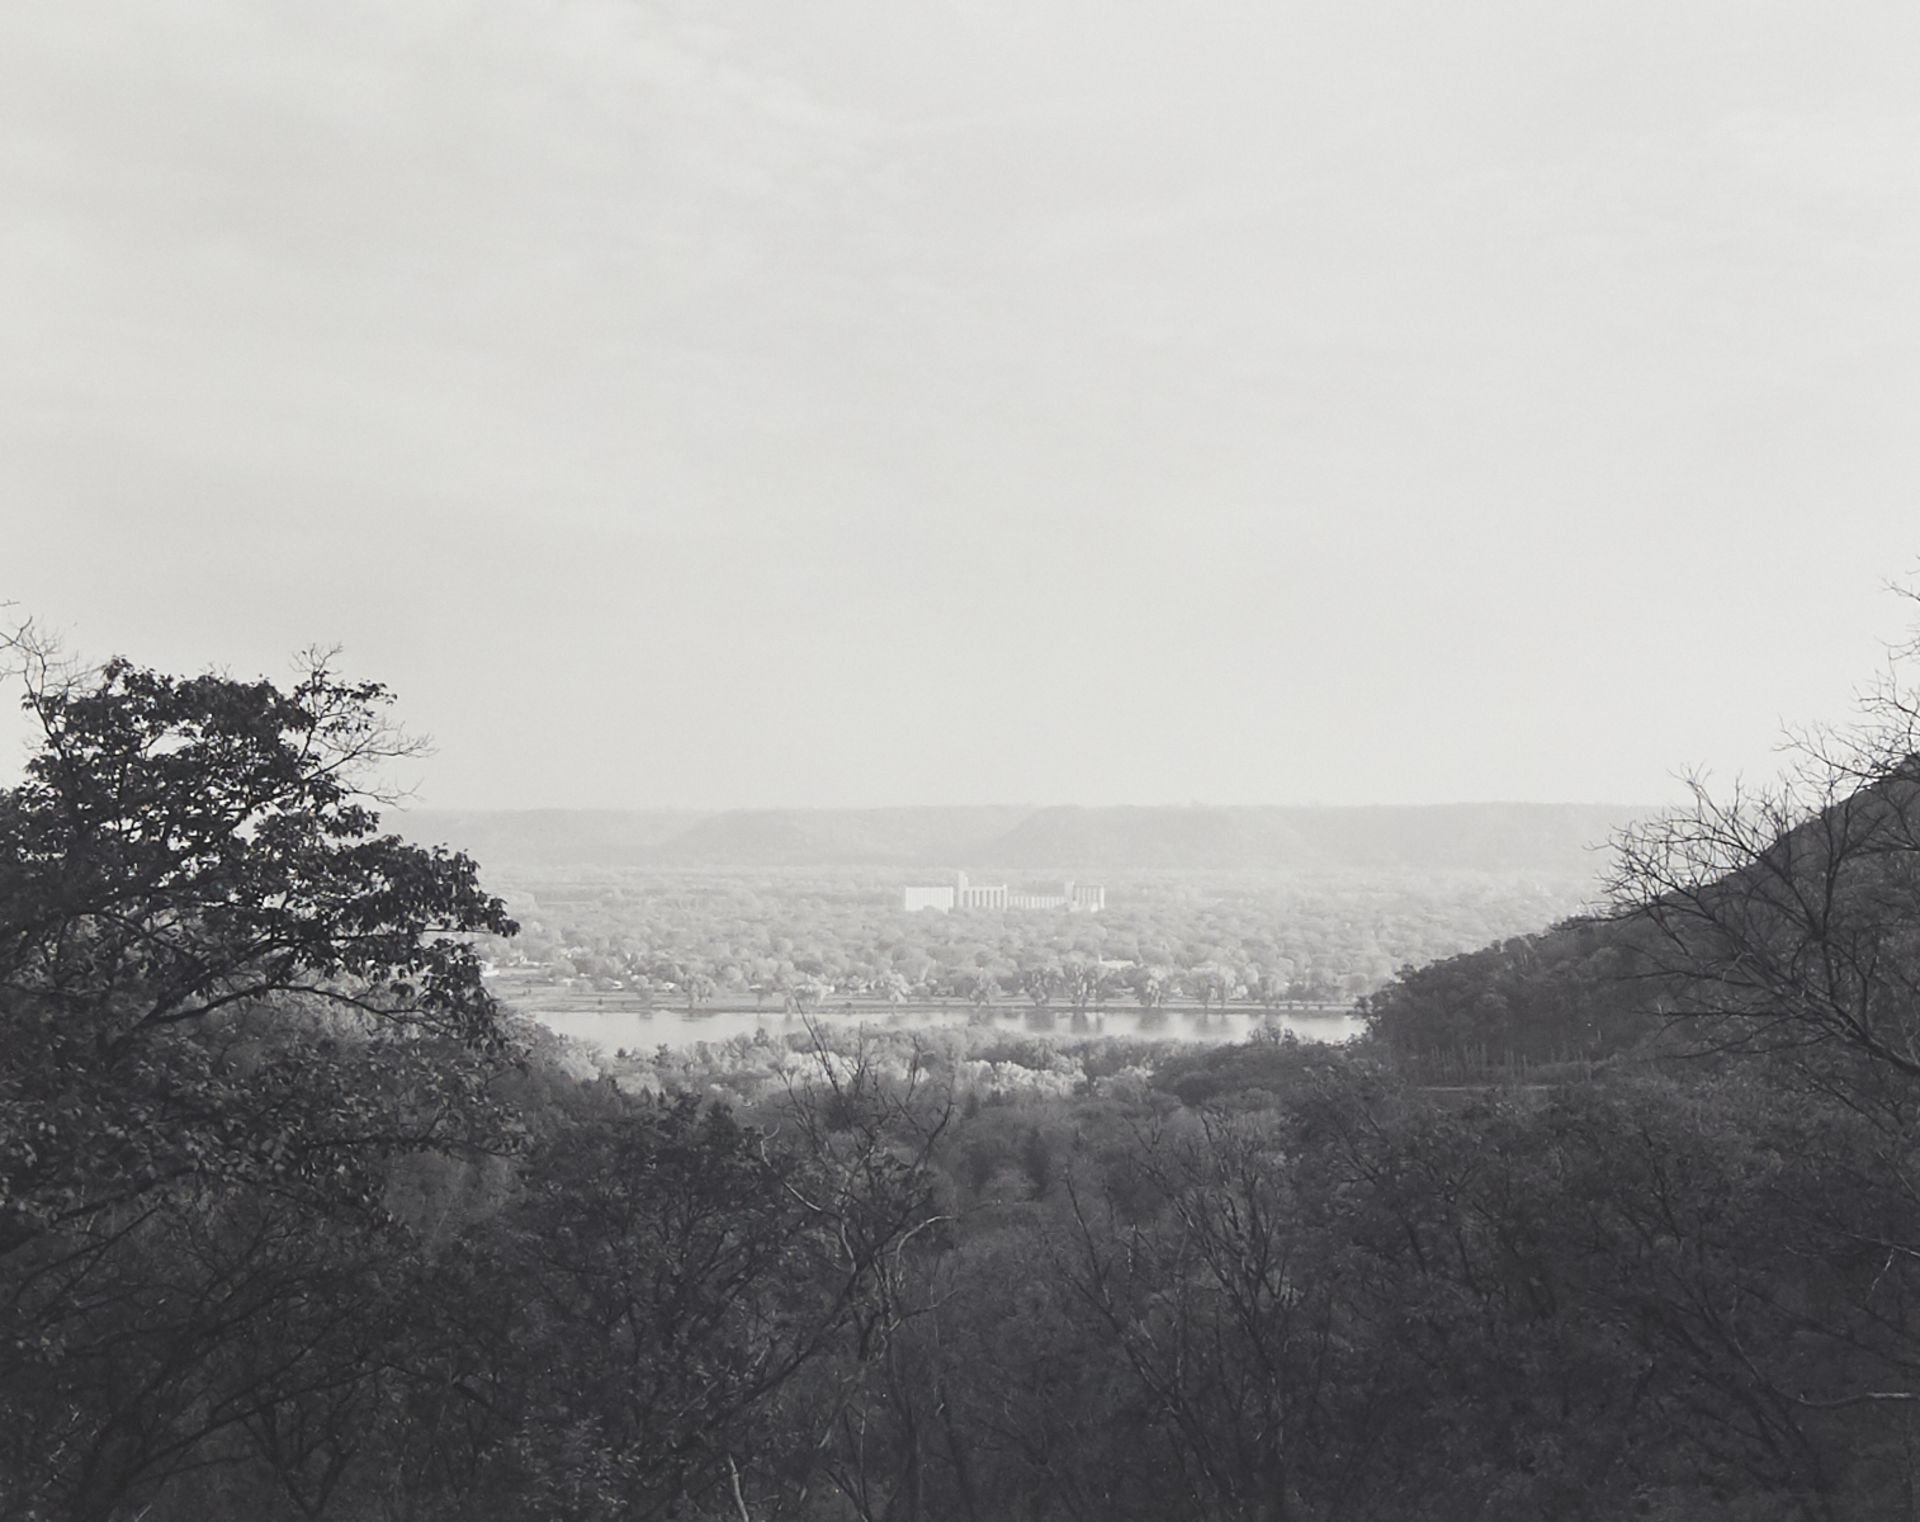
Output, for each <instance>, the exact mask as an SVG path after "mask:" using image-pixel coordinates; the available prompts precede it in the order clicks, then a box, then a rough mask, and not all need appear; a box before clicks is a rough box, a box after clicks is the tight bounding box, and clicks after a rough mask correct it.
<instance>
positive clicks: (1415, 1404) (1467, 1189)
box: [0, 640, 1920, 1522]
mask: <svg viewBox="0 0 1920 1522" xmlns="http://www.w3.org/2000/svg"><path fill="white" fill-rule="evenodd" d="M13 653H14V656H15V663H16V667H17V672H16V674H17V676H18V678H19V680H20V682H21V684H22V685H23V686H24V690H25V692H26V701H27V704H28V706H29V708H30V710H31V711H32V712H33V714H34V716H35V717H36V718H37V720H38V722H39V726H40V730H41V734H42V743H41V745H40V746H39V748H38V749H37V750H36V752H35V753H34V755H33V756H32V758H31V760H30V762H29V764H28V767H27V770H26V774H25V776H24V779H23V780H22V781H21V783H20V784H19V785H18V786H16V787H13V788H11V789H8V790H6V791H5V792H0V1022H4V1031H3V1032H0V1036H3V1037H4V1047H3V1048H0V1052H3V1053H4V1055H3V1057H0V1191H3V1193H0V1516H6V1517H9V1518H20V1519H23V1522H26V1519H32V1522H56V1519H57V1522H69V1519H71V1522H119V1519H129V1522H132V1519H142V1522H188V1519H205V1518H215V1519H220V1518H235V1519H241V1518H245V1519H265V1522H274V1519H281V1518H286V1519H294V1518H323V1517H324V1518H336V1519H343V1522H373V1519H379V1522H403V1519H404V1522H439V1519H447V1522H452V1519H456V1518H457V1519H479V1522H486V1519H502V1522H504V1519H521V1518H542V1519H544V1518H554V1519H567V1522H600V1519H606V1522H613V1519H626V1518H662V1519H665V1518H678V1519H688V1522H693V1519H721V1518H731V1519H741V1522H761V1519H773V1518H792V1519H813V1522H855V1519H857V1522H881V1519H894V1522H906V1519H927V1522H932V1519H942V1522H944V1519H950V1518H951V1519H963V1522H989V1519H994V1522H997V1519H1008V1518H1024V1519H1032V1522H1041V1519H1047V1522H1051V1519H1056V1518H1057V1519H1072V1522H1094V1519H1102V1522H1106V1519H1129V1518H1137V1519H1141V1522H1146V1519H1162V1518H1172V1517H1185V1518H1196V1519H1222V1522H1226V1519H1234V1522H1240V1519H1246V1522H1255V1519H1258V1522H1280V1519H1289V1522H1293V1519H1298V1522H1320V1519H1328V1522H1331V1519H1381V1522H1389V1519H1417V1522H1426V1519H1430V1522H1455V1519H1461V1522H1464V1519H1509V1518H1510V1519H1514V1522H1519V1519H1523V1518H1524V1519H1528V1522H1531V1519H1536V1518H1541V1517H1550V1518H1562V1517H1564V1518H1592V1519H1596V1522H1597V1519H1610V1518H1622V1517H1645V1518H1654V1519H1670V1522H1671V1519H1681V1518H1688V1519H1691V1518H1700V1517H1732V1518H1743V1519H1751V1522H1765V1519H1775V1518H1779V1519H1789V1518H1792V1519H1820V1522H1840V1519H1853V1518H1880V1517H1885V1518H1893V1517H1910V1516H1912V1515H1914V1514H1915V1510H1916V1478H1917V1477H1920V1449H1917V1448H1916V1433H1915V1431H1914V1427H1913V1413H1914V1405H1915V1402H1916V1397H1917V1396H1920V1383H1916V1379H1917V1377H1920V1367H1917V1366H1916V1360H1917V1359H1920V1345H1916V1337H1915V1334H1916V1332H1917V1331H1920V1320H1917V1319H1916V1309H1915V1307H1916V1303H1920V1276H1917V1274H1916V1269H1917V1268H1920V1191H1916V1189H1915V1187H1914V1186H1915V1182H1916V1179H1915V1167H1916V1162H1920V1156H1917V1155H1916V1145H1915V1143H1916V1137H1915V1118H1914V1115H1915V1106H1914V1103H1913V1095H1914V1088H1913V1085H1914V1083H1915V1081H1916V1078H1920V1013H1916V1011H1917V1010H1920V1005H1916V1003H1915V1000H1914V997H1913V996H1914V993H1915V991H1916V987H1917V986H1920V984H1917V983H1916V980H1920V936H1916V933H1915V930H1914V927H1915V926H1916V925H1920V839H1916V836H1915V833H1914V832H1915V830H1916V829H1920V817H1917V816H1916V814H1915V804H1916V798H1920V794H1916V792H1915V789H1914V786H1913V783H1914V782H1915V781H1916V780H1920V773H1916V772H1915V771H1914V769H1913V767H1912V763H1911V760H1910V758H1911V757H1912V756H1913V755H1914V754H1915V753H1916V752H1920V746H1917V745H1914V744H1912V743H1910V741H1911V740H1912V738H1913V736H1912V727H1913V726H1912V724H1911V709H1910V708H1909V707H1908V706H1906V705H1904V704H1903V703H1902V702H1901V701H1900V700H1899V697H1898V695H1897V694H1894V693H1888V694H1883V696H1882V701H1881V703H1880V705H1879V707H1878V708H1877V709H1876V710H1875V713H1874V715H1873V717H1874V721H1875V723H1874V727H1872V728H1871V729H1869V730H1866V731H1863V732H1862V733H1861V734H1859V735H1856V736H1852V737H1849V738H1847V739H1846V740H1845V741H1844V742H1840V741H1830V742H1821V743H1820V744H1818V745H1810V746H1809V748H1808V749H1807V750H1806V752H1805V753H1804V758H1803V759H1804V764H1803V766H1802V769H1801V771H1800V772H1799V773H1798V774H1796V776H1794V777H1793V778H1790V779H1789V780H1788V783H1787V784H1786V785H1785V786H1783V787H1782V788H1781V789H1779V790H1777V791H1774V792H1769V793H1762V794H1746V795H1738V794H1736V795H1735V796H1733V797H1732V798H1730V799H1715V798H1714V797H1712V796H1710V795H1708V793H1707V792H1706V791H1705V789H1701V790H1700V791H1699V793H1698V794H1697V796H1696V799H1695V803H1694V806H1693V807H1692V808H1691V809H1690V810H1687V811H1682V812H1681V813H1679V814H1676V815H1674V816H1672V817H1669V818H1667V819H1663V820H1657V821H1653V822H1650V823H1648V824H1646V825H1643V826H1640V827H1637V828H1636V829H1634V830H1631V831H1629V832H1628V833H1627V835H1626V836H1625V837H1624V838H1623V840H1622V842H1621V851H1620V855H1619V863H1620V865H1619V870H1618V874H1617V879H1616V882H1615V884H1614V897H1613V900H1612V907H1611V909H1610V910H1609V911H1608V912H1607V913H1606V914H1605V915H1603V916H1600V917H1596V918H1592V919H1587V920H1582V921H1576V922H1570V923H1568V924H1565V925H1562V926H1559V927H1556V928H1554V929H1552V930H1550V931H1547V932H1543V933H1541V934H1539V935H1534V936H1526V937H1519V938H1513V939H1508V940H1506V941H1504V942H1502V943H1501V944H1500V945H1498V946H1494V947H1489V948H1487V949H1485V950H1483V951H1480V952H1475V953H1468V954H1465V955H1463V956H1460V957H1455V958H1452V959H1449V960H1447V961H1443V962H1440V963H1437V964H1433V965H1430V966H1428V967H1425V968H1422V969H1418V970H1410V971H1408V972H1407V973H1405V974H1403V975H1402V976H1401V977H1400V978H1399V979H1398V980H1396V981H1395V982H1394V983H1392V984H1391V985H1389V987H1387V988H1386V989H1385V990H1383V991H1381V992H1380V993H1378V994H1375V995H1372V996H1371V997H1370V998H1369V999H1368V1000H1367V1001H1366V1003H1365V1006H1364V1007H1365V1012H1366V1014H1367V1016H1368V1018H1369V1023H1370V1027H1371V1031H1372V1034H1371V1035H1370V1037H1369V1038H1368V1039H1366V1040H1363V1041H1360V1042H1357V1043H1354V1044H1353V1045H1351V1046H1348V1047H1344V1048H1325V1047H1313V1046H1306V1045H1300V1044H1296V1043H1293V1042H1291V1041H1287V1040H1282V1039H1278V1038H1272V1037H1262V1038H1259V1039H1256V1040H1254V1041H1252V1042H1250V1043H1246V1044H1242V1045H1239V1046H1236V1047H1230V1048H1225V1049H1217V1050H1211V1051H1206V1052H1193V1051H1177V1050H1175V1049H1173V1048H1172V1047H1154V1046H1146V1045H1124V1044H1121V1043H1112V1042H1089V1043H1080V1044H1064V1043H1060V1042H1056V1041H1048V1040H1041V1039H1033V1040H1021V1039H1014V1038H1009V1037H1005V1036H969V1035H967V1034H965V1033H953V1034H952V1035H951V1036H949V1037H914V1036H910V1035H908V1034H906V1033H893V1034H874V1033H865V1034H862V1033H860V1032H855V1031H847V1030H837V1031H836V1030H831V1029H826V1028H817V1027H816V1028H814V1029H812V1030H810V1031H809V1032H808V1033H806V1034H804V1035H801V1036H797V1037H794V1038H791V1039H781V1040H775V1039H772V1038H761V1039H757V1040H745V1039H743V1040H741V1041H739V1042H736V1043H732V1044H729V1045H726V1046H715V1047H705V1048H699V1049H696V1050H695V1051H693V1052H690V1053H687V1054H683V1055H681V1056H677V1057H670V1056H669V1054H666V1053H662V1054H659V1056H658V1057H656V1058H654V1059H651V1060H649V1061H647V1062H646V1063H644V1064H638V1063H636V1064H633V1065H631V1066H630V1068H629V1069H628V1070H627V1071H625V1072H624V1073H623V1071H622V1070H621V1067H620V1064H618V1063H616V1064H614V1065H613V1066H612V1068H611V1070H610V1071H606V1072H599V1071H594V1070H593V1068H592V1066H591V1065H590V1064H587V1063H585V1062H583V1061H582V1060H581V1058H580V1056H579V1054H578V1053H576V1052H573V1051H570V1050H569V1049H567V1048H566V1047H565V1046H564V1045H563V1044H562V1043H560V1042H558V1041H557V1040H556V1039H555V1038H552V1037H550V1036H547V1035H545V1034H544V1033H543V1032H542V1031H541V1030H540V1029H539V1028H538V1027H536V1026H533V1025H530V1024H528V1023H526V1022H523V1021H521V1020H519V1019H517V1018H516V1017H515V1016H514V1015H513V1014H512V1013H511V1012H510V1011H508V1010H507V1009H504V1008H503V1007H501V1006H500V1005H499V1003H498V1002H497V1001H496V1000H495V999H494V998H493V997H492V995H491V994H490V992H489V988H488V983H487V981H486V980H485V979H484V978H483V976H482V973H483V970H484V969H483V966H482V955H481V953H482V950H483V949H484V948H491V947H494V946H497V945H498V944H500V943H501V942H502V941H508V942H510V941H511V938H512V936H513V932H514V930H515V929H516V928H517V927H515V925H514V924H513V923H512V919H511V916H510V914H509V910H508V907H507V905H506V904H505V903H504V902H502V900H500V899H499V898H497V897H495V896H494V895H493V894H491V893H490V892H488V891H487V890H486V888H485V887H483V885H482V881H481V872H480V868H479V867H478V866H477V865H476V863H475V862H474V861H473V860H472V859H470V858H468V857H466V856H464V855H461V854H459V853H457V852H450V851H446V850H437V849H432V848H428V847H424V846H421V845H417V844H412V843H409V842H408V841H406V840H403V839H401V838H398V837H396V836H393V835H389V834H383V833H382V832H381V825H380V820H379V809H380V807H381V805H382V803H383V799H382V796H381V794H380V788H379V780H378V779H379V776H380V774H381V767H382V765H383V764H384V763H386V762H388V761H390V760H391V759H392V758H393V757H394V756H396V755H398V754H404V753H405V750H406V741H405V739H404V737H403V736H401V735H400V734H399V733H398V731H397V730H395V729H394V728H393V727H392V726H391V724H390V723H389V721H388V718H387V715H388V712H389V706H390V698H389V695H388V694H387V693H386V692H385V690H384V689H382V688H380V687H379V686H377V685H376V684H368V683H354V682H349V681H345V680H343V679H342V678H340V677H339V676H338V675H337V674H336V673H335V672H334V671H333V670H332V669H330V667H329V665H328V663H327V662H326V661H324V660H318V659H317V660H315V661H314V662H313V663H312V664H311V665H310V666H309V667H308V668H307V669H306V670H305V671H304V673H303V674H302V676H301V677H300V678H299V680H298V681H297V682H295V683H294V684H293V685H292V686H291V687H289V688H287V689H285V690H283V689H281V688H279V687H277V686H275V685H274V684H272V683H269V682H264V681H261V682H246V681H237V680H234V679H232V678H228V677H218V676H207V677H195V678H184V679H182V678H173V677H168V676H164V675H161V674H158V673H155V672H152V671H148V670H145V669H144V668H140V667H138V666H135V665H132V664H129V663H127V662H124V661H116V662H112V663H110V664H108V665H107V666H106V667H104V668H101V669H100V670H98V671H90V672H71V673H69V672H63V671H61V670H60V669H59V668H57V667H56V666H54V665H53V664H51V663H50V661H49V659H48V657H47V656H46V654H45V652H44V651H41V650H39V649H38V648H36V647H35V646H34V645H33V644H32V643H31V641H30V640H23V641H16V644H15V647H14V652H13Z"/></svg>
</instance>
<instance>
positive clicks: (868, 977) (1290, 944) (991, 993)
mask: <svg viewBox="0 0 1920 1522" xmlns="http://www.w3.org/2000/svg"><path fill="white" fill-rule="evenodd" d="M1595 891H1596V884H1595V883H1594V882H1593V880H1591V879H1579V878H1571V877H1569V878H1553V879H1541V878H1537V877H1533V876H1521V875H1500V874H1484V873H1474V872H1436V873H1373V874H1365V873H1348V874H1339V875H1331V874H1330V875H1322V876H1287V875H1274V874H1257V873H1255V874H1248V873H1243V874H1230V873H1214V874H1206V873H1189V874H1162V875H1153V874H1137V875H1134V876H1130V877H1128V878H1125V879H1123V880H1121V881H1119V882H1116V883H1114V884H1112V885H1111V886H1110V888H1109V895H1108V897H1109V904H1110V907H1109V909H1108V910H1107V912H1105V913H1103V914H1098V915H1072V914H1068V913H1066V912H1064V911H1061V912H1058V913H1047V912H1029V911H1010V912H991V911H985V910H973V911H965V912H959V913H953V914H933V913H919V914H909V913H906V912H904V911H903V910H901V908H900V907H899V890H898V887H897V886H896V885H894V884H892V883H891V882H889V881H888V880H886V879H884V878H882V877H879V876H875V875H873V874H857V873H853V874H849V873H841V874H837V875H814V874H810V873H787V874H778V873H760V874H752V875H748V874H738V873H718V872H713V873H699V874H665V873H639V872H634V873H626V874H618V875H612V874H603V875H602V876H601V877H599V878H597V879H595V880H591V881H584V882H583V881H577V880H572V879H549V880H534V881H529V880H525V879H519V880H512V881H511V882H510V886H509V890H508V892H507V894H506V897H507V898H508V901H509V902H510V903H511V905H512V906H513V910H514V913H515V915H516V917H517V919H518V921H519V923H520V933H519V934H518V936H516V937H515V938H514V940H513V941H512V942H511V943H510V944H508V943H500V944H498V945H493V946H490V947H489V948H488V949H489V950H490V952H491V953H492V954H493V955H494V956H495V957H496V959H498V960H499V961H500V962H501V963H502V964H503V965H504V966H506V967H507V968H509V970H512V969H516V968H519V969H524V970H526V971H527V972H528V973H529V974H531V975H535V976H538V977H540V978H543V979H551V980H558V979H571V980H575V982H576V983H577V984H578V986H580V987H581V988H583V989H586V990H592V991H595V992H600V993H607V992H625V993H628V994H633V995H638V996H640V997H642V998H646V999H652V1000H658V1001H661V1002H665V1003H685V1002H691V1003H693V1004H695V1005H700V1004H707V1003H712V1002H733V1003H743V1002H751V1003H756V1004H760V1005H769V1004H770V1005H773V1006H775V1007H778V1006H781V1005H784V1004H787V1003H792V1004H794V1005H796V1006H798V1007H799V1008H802V1009H805V1008H808V1007H811V1006H813V1005H818V1004H823V1003H826V1002H828V1001H830V1000H834V999H844V998H854V999H885V1000H892V1001H895V1002H902V1001H913V1000H959V1001H978V1002H994V1001H1008V1002H1025V1001H1028V1000H1031V1001H1032V1002H1034V1003H1035V1004H1037V1005H1040V1006H1042V1007H1049V1006H1058V1007H1063V1008H1064V1007H1068V1006H1072V1007H1075V1008H1080V1009H1084V1008H1086V1007H1088V1006H1089V1004H1099V1003H1104V1002H1106V1001H1109V1000H1112V1001H1118V1002H1125V1003H1136V1002H1137V1003H1140V1004H1143V1005H1146V1006H1148V1007H1152V1006H1154V1005H1157V1004H1162V1003H1167V1002H1170V1001H1184V1000H1191V1001H1193V1002H1196V1003H1201V1004H1224V1003H1228V1002H1236V1003H1243V1004H1248V1005H1253V1006H1256V1007H1268V1008H1271V1007H1274V1006H1276V1005H1279V1004H1281V1003H1284V1002H1287V1001H1306V1002H1313V1003H1327V1002H1351V1001H1352V1000H1354V999H1356V998H1358V997H1360V996H1361V995H1363V994H1366V993H1368V992H1370V991H1372V990H1374V989H1376V988H1378V987H1380V986H1381V985H1382V984H1383V983H1385V982H1386V981H1387V980H1389V979H1390V978H1392V977H1393V975H1394V974H1395V972H1396V971H1398V970H1399V969H1401V968H1404V967H1406V966H1408V965H1410V964H1418V963H1424V962H1427V961H1430V960H1432V959H1433V958H1435V957H1441V956H1447V955H1450V954H1452V953H1456V952H1459V951H1461V950H1463V949H1465V948H1467V947H1470V946H1477V945H1482V944H1484V943H1485V942H1487V941H1489V940H1499V939H1504V938H1506V937H1508V936H1510V935H1512V934H1515V933H1516V932H1519V931H1522V930H1530V929H1532V928H1534V927H1536V926H1538V925H1541V924H1544V923H1546V922H1548V921H1550V920H1553V919H1556V918H1558V917H1560V916H1562V915H1564V914H1566V913H1568V912H1569V911H1571V910H1573V909H1576V908H1578V907H1581V906H1582V905H1583V903H1585V902H1586V901H1588V900H1590V899H1591V898H1592V896H1593V895H1594V893H1595ZM529 964H530V965H529ZM536 969H537V971H535V970H536ZM616 985H617V987H616Z"/></svg>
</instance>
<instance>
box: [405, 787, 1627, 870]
mask: <svg viewBox="0 0 1920 1522" xmlns="http://www.w3.org/2000/svg"><path fill="white" fill-rule="evenodd" d="M1654 812H1656V810H1655V809H1654V808H1652V807H1651V806H1644V807H1633V806H1630V805H1609V804H1563V803H1462V804H1432V805H1372V806H1364V807H1352V808H1331V807H1327V808H1319V807H1262V806H1236V807H1206V806H1200V805H1193V806H1189V807H1184V808H1150V807H1112V808H1081V807H1071V806H1059V807H1047V808H1029V807H969V808H891V809H729V810H725V811H719V812H713V813H700V812H694V811H686V810H589V809H533V810H516V811H483V810H471V811H455V810H439V809H413V810H407V811H396V812H394V813H392V814H390V815H389V816H388V819H387V824H388V826H389V827H390V828H392V829H394V830H395V831H397V832H398V833H400V834H401V835H404V836H406V837H407V838H409V839H411V840H415V841H418V842H420V843H422V844H427V845H451V846H455V847H457V848H459V849H461V850H465V851H470V852H471V853H473V855H474V856H476V857H477V858H478V859H479V860H480V862H481V863H482V864H483V865H486V864H493V865H496V866H499V867H503V868H505V867H515V866H523V867H569V866H582V867H673V866H684V867H745V868H752V867H811V866H822V867H824V866H897V867H941V868H945V867H966V868H969V869H973V870H986V869H993V868H1011V869H1021V870H1034V871H1039V870H1048V871H1059V870H1065V871H1075V872H1123V871H1133V870H1155V869H1159V870H1203V869H1211V870H1242V871H1304V872H1319V871H1394V870H1407V871H1423V872H1428V871H1445V870H1449V869H1453V870H1465V871H1485V872H1540V873H1543V874H1553V875H1582V876H1587V875H1594V874H1596V873H1597V872H1598V871H1599V869H1600V867H1601V858H1600V856H1599V855H1598V854H1597V853H1598V850H1599V848H1601V847H1603V846H1604V845H1605V843H1606V842H1607V840H1608V839H1609V838H1610V837H1611V836H1612V834H1613V832H1614V831H1615V830H1617V829H1619V828H1620V827H1621V826H1622V825H1625V824H1627V823H1628V822H1629V821H1631V820H1634V819H1640V818H1645V817H1647V816H1648V815H1650V814H1652V813H1654Z"/></svg>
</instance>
